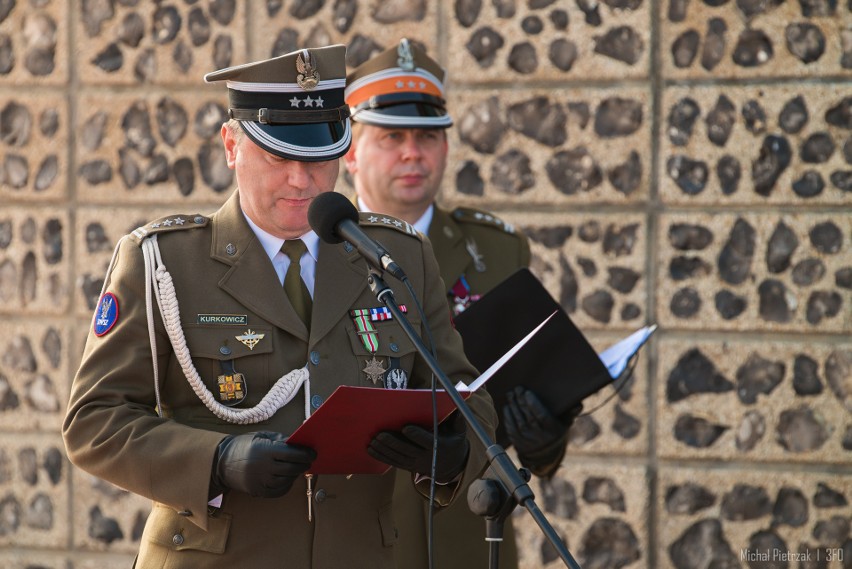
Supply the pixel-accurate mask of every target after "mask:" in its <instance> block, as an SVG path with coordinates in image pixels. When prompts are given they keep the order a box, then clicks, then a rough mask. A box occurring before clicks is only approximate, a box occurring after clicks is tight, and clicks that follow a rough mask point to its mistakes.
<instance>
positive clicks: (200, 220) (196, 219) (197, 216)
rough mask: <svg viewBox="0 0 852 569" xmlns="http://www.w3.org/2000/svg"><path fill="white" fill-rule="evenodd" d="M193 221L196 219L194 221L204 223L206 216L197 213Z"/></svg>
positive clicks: (199, 223)
mask: <svg viewBox="0 0 852 569" xmlns="http://www.w3.org/2000/svg"><path fill="white" fill-rule="evenodd" d="M192 221H194V222H195V223H197V224H198V225H201V224H202V223H204V218H203V217H201V216H200V215H196V216H195V219H193V220H192Z"/></svg>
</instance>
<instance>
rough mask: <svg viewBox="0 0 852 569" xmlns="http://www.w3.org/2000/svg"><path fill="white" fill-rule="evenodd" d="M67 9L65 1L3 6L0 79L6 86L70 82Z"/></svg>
mask: <svg viewBox="0 0 852 569" xmlns="http://www.w3.org/2000/svg"><path fill="white" fill-rule="evenodd" d="M68 6H69V2H66V1H64V0H46V1H41V2H36V3H33V2H27V3H24V2H18V3H17V4H16V2H14V1H12V2H3V3H2V5H0V78H2V83H3V84H5V85H63V84H67V82H68V59H69V58H68V55H67V54H68V47H69V46H68V27H67V25H66V22H67V21H68Z"/></svg>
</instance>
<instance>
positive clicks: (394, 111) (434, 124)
mask: <svg viewBox="0 0 852 569" xmlns="http://www.w3.org/2000/svg"><path fill="white" fill-rule="evenodd" d="M352 118H353V119H355V121H356V122H360V123H364V124H373V125H376V126H385V127H402V128H447V127H450V126H452V125H453V119H452V118H450V115H448V114H447V111H446V109H442V108H440V107H436V106H434V105H429V104H426V103H405V104H402V105H392V106H387V107H379V108H376V109H362V110H360V111H357V112H356V113H355V114H353V115H352Z"/></svg>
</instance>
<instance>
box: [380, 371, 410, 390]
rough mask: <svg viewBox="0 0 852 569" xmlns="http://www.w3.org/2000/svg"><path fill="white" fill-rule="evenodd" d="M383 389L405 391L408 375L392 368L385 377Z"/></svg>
mask: <svg viewBox="0 0 852 569" xmlns="http://www.w3.org/2000/svg"><path fill="white" fill-rule="evenodd" d="M385 387H387V388H388V389H405V388H406V387H408V375H407V374H406V373H405V370H403V369H400V368H394V369H392V370H390V371H389V372H388V375H387V377H385Z"/></svg>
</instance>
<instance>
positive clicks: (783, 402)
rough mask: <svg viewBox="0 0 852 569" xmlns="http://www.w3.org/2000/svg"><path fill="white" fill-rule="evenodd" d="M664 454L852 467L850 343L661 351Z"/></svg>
mask: <svg viewBox="0 0 852 569" xmlns="http://www.w3.org/2000/svg"><path fill="white" fill-rule="evenodd" d="M658 362H659V363H658V366H659V367H658V369H659V377H658V379H657V382H656V384H657V395H656V400H657V401H656V417H657V441H658V442H657V447H658V451H657V452H658V453H659V456H661V457H666V458H673V459H674V458H676V459H698V458H700V459H704V460H717V461H720V460H724V461H731V460H735V461H736V460H739V461H749V462H752V463H755V464H756V463H761V462H784V463H787V464H792V463H826V464H848V463H849V460H850V457H851V456H852V423H850V421H849V417H850V413H852V344H850V343H848V342H846V343H834V342H828V341H825V342H818V341H810V342H807V343H805V344H803V343H801V342H798V341H791V342H760V341H745V340H743V341H737V342H735V341H728V342H712V341H686V340H675V339H671V340H669V339H666V340H662V341H660V342H659V344H658Z"/></svg>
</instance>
